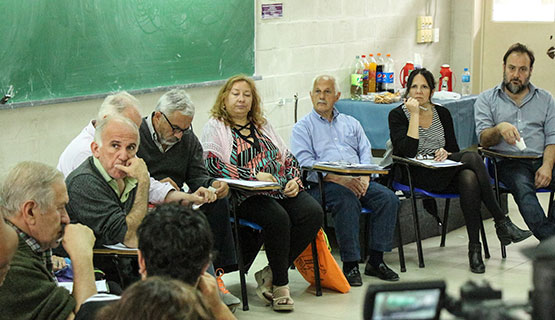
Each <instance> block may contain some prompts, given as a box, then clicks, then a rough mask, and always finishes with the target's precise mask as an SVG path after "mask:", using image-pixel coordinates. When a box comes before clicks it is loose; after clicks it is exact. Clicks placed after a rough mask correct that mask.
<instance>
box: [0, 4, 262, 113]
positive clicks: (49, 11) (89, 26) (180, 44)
mask: <svg viewBox="0 0 555 320" xmlns="http://www.w3.org/2000/svg"><path fill="white" fill-rule="evenodd" d="M0 12H2V19H0V30H1V32H0V42H1V43H2V50H1V51H0V94H2V93H5V91H6V90H7V89H8V88H9V86H10V85H13V87H14V97H13V98H12V99H11V100H10V101H9V103H8V104H6V105H2V106H1V108H4V109H5V108H14V107H22V106H29V105H40V104H48V103H60V102H69V101H76V100H82V99H88V98H101V97H103V96H105V95H106V94H107V93H110V92H114V91H119V90H127V91H129V92H131V93H146V92H153V91H159V90H160V91H161V90H167V89H169V88H171V87H174V86H182V85H186V84H197V85H201V86H202V85H207V84H213V82H214V81H216V82H220V81H221V80H223V79H227V78H229V77H230V76H232V75H235V74H237V73H244V74H247V75H249V76H251V75H253V73H254V1H244V0H229V1H219V0H204V1H182V0H150V1H145V0H129V1H99V0H96V1H95V0H2V1H0Z"/></svg>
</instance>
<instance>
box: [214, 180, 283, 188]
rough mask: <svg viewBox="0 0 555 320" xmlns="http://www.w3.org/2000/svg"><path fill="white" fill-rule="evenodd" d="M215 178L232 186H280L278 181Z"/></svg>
mask: <svg viewBox="0 0 555 320" xmlns="http://www.w3.org/2000/svg"><path fill="white" fill-rule="evenodd" d="M217 180H219V181H223V182H226V183H227V184H229V185H232V186H241V187H247V188H263V187H281V186H280V185H279V183H275V182H267V181H253V180H236V179H226V178H218V179H217Z"/></svg>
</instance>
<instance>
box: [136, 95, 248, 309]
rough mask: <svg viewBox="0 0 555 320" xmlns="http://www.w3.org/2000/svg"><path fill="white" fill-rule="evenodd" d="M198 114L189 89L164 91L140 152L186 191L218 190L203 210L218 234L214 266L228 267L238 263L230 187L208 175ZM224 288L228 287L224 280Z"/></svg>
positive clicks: (153, 170)
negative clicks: (196, 124)
mask: <svg viewBox="0 0 555 320" xmlns="http://www.w3.org/2000/svg"><path fill="white" fill-rule="evenodd" d="M194 115H195V106H194V104H193V102H192V101H191V99H190V97H189V95H188V94H187V93H186V92H185V90H182V89H174V90H171V91H168V92H166V93H165V94H163V95H162V96H161V97H160V99H159V100H158V104H157V105H156V108H155V109H154V111H153V112H152V113H151V114H150V115H149V116H148V117H145V118H143V122H142V124H141V127H140V129H139V132H140V135H141V148H140V149H139V151H138V152H137V156H139V157H141V158H142V159H144V161H145V162H146V164H147V166H148V170H149V172H150V174H151V175H152V177H154V178H156V179H158V180H160V179H164V178H170V179H172V180H173V181H175V183H176V184H177V185H178V186H182V188H183V190H184V191H185V192H194V191H196V190H198V189H199V188H203V187H205V188H209V189H210V190H212V191H213V192H214V194H215V196H216V197H217V198H218V200H216V201H214V202H212V203H207V204H204V205H203V206H202V207H201V210H202V212H203V213H204V214H205V215H206V218H207V219H208V222H209V223H210V227H211V228H212V233H213V234H214V249H215V250H216V251H217V255H216V257H215V259H214V266H215V267H216V268H218V267H221V268H223V269H226V267H231V266H233V265H235V264H236V259H235V249H234V245H233V243H234V242H233V236H232V233H231V224H230V222H229V203H228V200H227V198H226V196H227V194H228V191H229V188H228V186H227V184H226V183H225V182H221V181H218V180H216V179H214V178H212V177H210V176H209V175H208V171H207V170H206V168H205V166H204V160H203V158H202V146H201V144H200V142H199V140H198V138H197V137H196V136H195V134H194V133H193V128H192V125H191V123H192V121H193V117H194ZM219 280H221V277H220V278H219ZM221 288H223V289H225V287H223V283H222V285H221ZM225 291H227V290H225ZM237 302H238V301H237ZM226 304H228V305H229V303H227V302H226Z"/></svg>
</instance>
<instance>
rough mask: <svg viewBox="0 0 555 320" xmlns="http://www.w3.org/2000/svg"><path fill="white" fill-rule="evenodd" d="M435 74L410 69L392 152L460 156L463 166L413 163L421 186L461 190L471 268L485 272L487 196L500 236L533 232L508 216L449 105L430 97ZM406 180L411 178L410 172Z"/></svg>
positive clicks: (504, 239)
mask: <svg viewBox="0 0 555 320" xmlns="http://www.w3.org/2000/svg"><path fill="white" fill-rule="evenodd" d="M434 89H435V80H434V76H433V75H432V73H431V72H430V71H428V70H426V69H425V68H423V69H416V70H414V71H412V72H411V74H410V76H409V78H408V81H407V91H406V93H405V96H404V97H405V100H404V103H403V104H402V105H400V106H399V107H397V108H395V109H393V110H391V112H390V113H389V135H390V139H391V143H392V145H393V154H394V155H397V156H401V157H409V158H414V157H416V156H417V155H423V156H432V157H433V158H434V160H436V161H444V160H445V159H450V160H453V161H460V162H462V163H463V165H461V166H456V167H450V168H441V169H427V168H422V167H414V168H411V175H412V181H413V183H414V185H415V186H416V187H419V188H422V189H426V190H429V191H432V192H439V193H441V192H443V193H452V192H455V193H459V194H460V203H461V208H462V211H463V215H464V219H465V222H466V230H467V233H468V240H469V243H468V258H469V263H470V270H471V271H472V272H474V273H484V272H485V270H486V267H485V265H484V262H483V260H482V253H481V244H480V238H479V232H480V206H481V203H482V202H483V203H484V204H485V206H486V208H487V209H488V210H489V211H490V213H491V214H492V216H493V219H494V220H495V228H496V232H497V237H498V238H499V240H500V241H501V243H502V244H503V245H508V244H510V243H511V242H515V243H516V242H519V241H522V240H524V239H526V238H528V237H529V236H531V235H532V233H531V232H530V231H527V230H526V231H525V230H521V229H519V228H518V227H517V226H515V225H514V224H513V223H512V222H511V220H510V219H509V217H508V216H505V214H504V213H503V211H502V209H501V208H500V207H499V204H498V203H497V201H496V200H495V196H494V193H493V190H492V188H491V185H490V181H489V176H488V173H487V172H486V168H485V166H484V162H483V161H482V158H481V157H480V156H479V155H478V153H476V152H470V151H465V152H460V150H459V146H458V144H457V140H456V138H455V131H454V129H453V119H452V118H451V114H450V113H449V110H447V109H446V108H444V107H442V106H439V105H435V104H433V103H432V102H431V98H432V95H433V94H434ZM401 180H403V181H405V182H406V181H407V180H406V177H404V176H403V177H401Z"/></svg>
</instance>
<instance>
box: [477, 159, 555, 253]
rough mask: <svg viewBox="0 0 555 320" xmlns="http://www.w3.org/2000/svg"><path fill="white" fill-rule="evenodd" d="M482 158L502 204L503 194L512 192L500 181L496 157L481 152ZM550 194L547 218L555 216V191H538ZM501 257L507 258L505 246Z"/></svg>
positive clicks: (544, 189) (498, 201)
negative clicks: (554, 208)
mask: <svg viewBox="0 0 555 320" xmlns="http://www.w3.org/2000/svg"><path fill="white" fill-rule="evenodd" d="M481 154H482V156H483V157H484V163H485V166H486V170H487V171H488V173H489V176H490V182H491V184H492V185H493V189H494V191H495V197H496V198H497V203H499V204H500V203H501V202H500V201H501V193H510V192H511V191H510V190H509V188H507V186H505V185H504V184H503V182H501V181H499V177H498V176H497V160H496V159H495V158H494V157H491V156H489V155H487V154H484V153H483V152H481ZM545 192H550V193H551V194H550V196H549V206H548V209H547V216H548V217H549V216H551V215H552V214H553V199H554V198H555V194H554V193H555V191H554V190H551V189H548V188H539V189H536V193H545ZM501 255H502V256H503V258H505V257H507V249H506V247H505V246H504V245H501Z"/></svg>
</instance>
